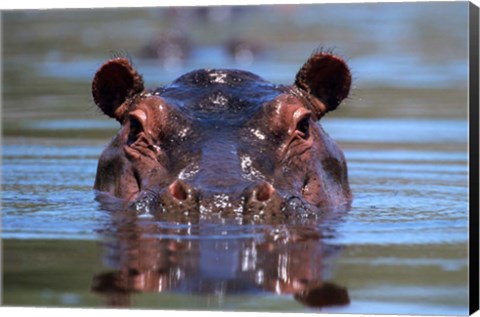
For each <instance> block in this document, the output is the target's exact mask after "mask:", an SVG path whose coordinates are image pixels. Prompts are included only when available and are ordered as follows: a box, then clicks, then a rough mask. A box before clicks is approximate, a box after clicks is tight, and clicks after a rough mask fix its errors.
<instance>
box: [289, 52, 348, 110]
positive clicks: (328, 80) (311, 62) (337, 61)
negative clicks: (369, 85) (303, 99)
mask: <svg viewBox="0 0 480 317" xmlns="http://www.w3.org/2000/svg"><path fill="white" fill-rule="evenodd" d="M351 82H352V76H351V74H350V70H349V69H348V66H347V64H346V63H345V62H344V61H343V60H342V59H341V58H339V57H337V56H335V55H332V54H329V53H317V54H314V55H312V56H311V57H310V58H309V59H308V61H307V62H306V63H305V64H304V65H303V66H302V68H301V69H300V70H299V71H298V73H297V76H296V78H295V85H296V86H297V87H298V88H300V89H301V90H303V91H305V92H307V93H308V94H310V95H312V96H314V97H315V98H316V99H317V100H318V101H320V102H313V104H314V105H313V106H314V107H315V109H314V110H315V112H316V114H317V118H320V117H322V116H323V115H324V114H325V113H327V112H328V111H332V110H335V109H336V108H337V107H338V105H339V104H340V103H341V102H342V100H343V99H345V98H346V97H347V96H348V93H349V92H350V85H351Z"/></svg>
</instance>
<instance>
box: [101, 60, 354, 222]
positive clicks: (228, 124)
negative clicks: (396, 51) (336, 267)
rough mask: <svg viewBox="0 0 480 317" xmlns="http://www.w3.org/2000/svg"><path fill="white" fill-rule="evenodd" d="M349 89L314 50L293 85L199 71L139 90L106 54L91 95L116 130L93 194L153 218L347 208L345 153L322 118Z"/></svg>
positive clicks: (123, 63) (129, 70) (340, 63)
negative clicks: (173, 214) (151, 215)
mask: <svg viewBox="0 0 480 317" xmlns="http://www.w3.org/2000/svg"><path fill="white" fill-rule="evenodd" d="M160 71H161V70H160ZM292 77H293V76H292ZM351 81H352V79H351V73H350V70H349V67H348V66H347V64H346V62H345V61H344V60H343V59H342V58H341V57H339V56H337V55H335V54H333V53H331V52H324V51H318V52H315V53H313V54H312V55H311V56H310V57H309V58H308V60H307V61H306V62H305V63H304V64H303V66H301V67H300V69H299V70H298V72H297V74H296V76H295V78H294V80H293V84H292V85H277V84H273V83H270V82H268V81H266V80H264V79H262V78H261V77H260V76H258V75H255V74H253V73H251V72H247V71H241V70H236V69H199V70H195V71H192V72H189V73H186V74H184V75H182V76H180V77H179V78H178V79H176V80H175V81H173V82H172V83H171V84H169V85H166V86H163V87H159V88H152V89H146V88H145V86H144V81H143V78H142V76H141V75H140V74H139V72H138V71H137V70H136V69H135V67H134V66H133V65H132V63H131V61H130V60H129V59H127V58H124V57H116V58H112V59H110V60H108V61H107V62H105V63H104V64H103V65H102V66H101V67H100V68H99V69H98V71H97V72H96V74H95V76H94V78H93V81H92V95H93V100H94V102H95V104H96V105H97V106H98V108H99V109H100V110H101V111H102V112H103V113H104V114H106V115H107V116H109V117H111V118H114V119H116V120H117V121H118V122H119V123H120V125H121V126H120V129H119V131H118V133H117V135H116V136H115V137H114V138H113V140H112V141H111V142H110V144H109V145H108V146H107V147H106V149H105V150H104V151H103V153H102V154H101V156H100V159H99V162H98V167H97V174H96V179H95V185H94V189H95V190H96V193H97V194H101V195H102V197H116V199H118V200H119V201H121V202H123V203H124V204H125V206H127V207H128V209H133V210H137V211H138V212H141V213H153V214H156V213H160V214H161V213H186V214H188V213H200V214H206V213H214V214H220V215H235V216H241V215H245V216H246V215H255V216H273V217H284V216H285V217H290V216H294V215H300V216H304V215H318V214H322V213H325V212H326V211H330V210H334V209H337V208H344V207H346V206H349V204H350V203H351V199H352V195H351V191H350V187H349V183H348V176H347V164H346V160H345V157H344V154H343V152H342V150H341V149H340V148H339V146H338V145H337V144H336V143H335V141H334V140H333V139H332V138H330V136H329V135H328V134H327V133H326V132H325V131H324V130H323V128H322V127H321V126H320V124H319V121H321V119H322V118H323V117H324V116H325V115H326V114H327V113H329V112H331V111H333V110H335V109H336V108H337V107H338V106H339V105H340V103H341V102H342V101H343V100H344V99H345V98H347V97H348V94H349V91H350V87H351Z"/></svg>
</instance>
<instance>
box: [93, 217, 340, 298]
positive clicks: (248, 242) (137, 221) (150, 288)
mask: <svg viewBox="0 0 480 317" xmlns="http://www.w3.org/2000/svg"><path fill="white" fill-rule="evenodd" d="M180 218H182V219H179V218H176V219H175V218H169V219H154V218H153V217H152V218H142V217H138V216H137V215H135V214H133V213H128V212H116V213H113V214H112V217H111V222H110V223H109V224H107V225H106V226H105V228H104V230H103V231H102V233H103V234H104V235H106V239H104V241H106V242H105V243H104V245H105V262H106V264H107V265H108V266H109V267H111V268H112V270H111V271H108V272H102V273H99V274H96V275H95V276H94V279H93V285H92V289H93V290H94V291H95V292H97V293H99V294H102V295H104V297H105V299H106V303H107V305H109V306H130V305H131V295H132V294H133V293H136V292H158V293H163V292H181V293H184V294H185V293H186V294H201V295H208V296H214V297H218V298H220V297H222V296H224V295H227V294H229V295H230V294H246V293H248V294H252V293H261V292H263V293H265V292H267V293H274V294H292V295H293V296H294V298H295V299H297V300H298V301H299V302H301V303H303V304H304V305H307V306H311V307H326V306H332V305H346V304H348V303H349V297H348V293H347V290H346V289H345V288H343V287H340V286H337V285H335V284H333V283H329V282H325V281H324V279H325V272H326V270H325V267H326V265H325V263H326V262H328V259H329V258H331V257H332V256H333V255H334V254H336V253H338V251H339V250H338V248H333V247H331V246H327V245H326V244H324V243H322V239H323V236H322V232H321V231H320V230H319V224H318V220H307V219H295V220H293V221H290V222H289V223H288V224H285V223H283V224H271V223H269V224H265V223H262V222H261V221H260V222H259V221H258V220H255V221H253V220H252V221H250V220H246V219H224V218H216V217H215V216H204V215H199V216H198V217H197V218H195V219H192V217H189V218H188V219H187V218H185V216H180ZM329 234H331V230H330V232H329Z"/></svg>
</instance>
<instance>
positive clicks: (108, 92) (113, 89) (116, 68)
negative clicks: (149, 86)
mask: <svg viewBox="0 0 480 317" xmlns="http://www.w3.org/2000/svg"><path fill="white" fill-rule="evenodd" d="M143 90H144V86H143V79H142V76H140V75H139V74H138V73H137V71H136V70H135V69H134V68H133V67H132V65H131V64H130V62H129V60H128V59H126V58H114V59H111V60H109V61H108V62H106V63H105V64H103V65H102V66H101V67H100V69H99V70H98V71H97V73H96V74H95V77H94V78H93V81H92V95H93V100H94V101H95V104H96V105H97V106H98V107H99V108H100V109H101V110H102V111H103V113H105V114H106V115H107V116H109V117H112V118H115V119H117V120H118V121H121V120H122V117H123V113H124V112H125V109H123V107H120V106H121V105H122V104H123V103H124V102H125V100H127V99H128V98H130V97H132V96H134V95H136V94H138V93H140V92H142V91H143Z"/></svg>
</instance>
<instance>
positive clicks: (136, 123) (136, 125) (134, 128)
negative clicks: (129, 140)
mask: <svg viewBox="0 0 480 317" xmlns="http://www.w3.org/2000/svg"><path fill="white" fill-rule="evenodd" d="M141 131H142V124H141V123H140V120H138V119H137V118H135V117H130V133H131V134H134V135H137V134H139V133H140V132H141Z"/></svg>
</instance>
